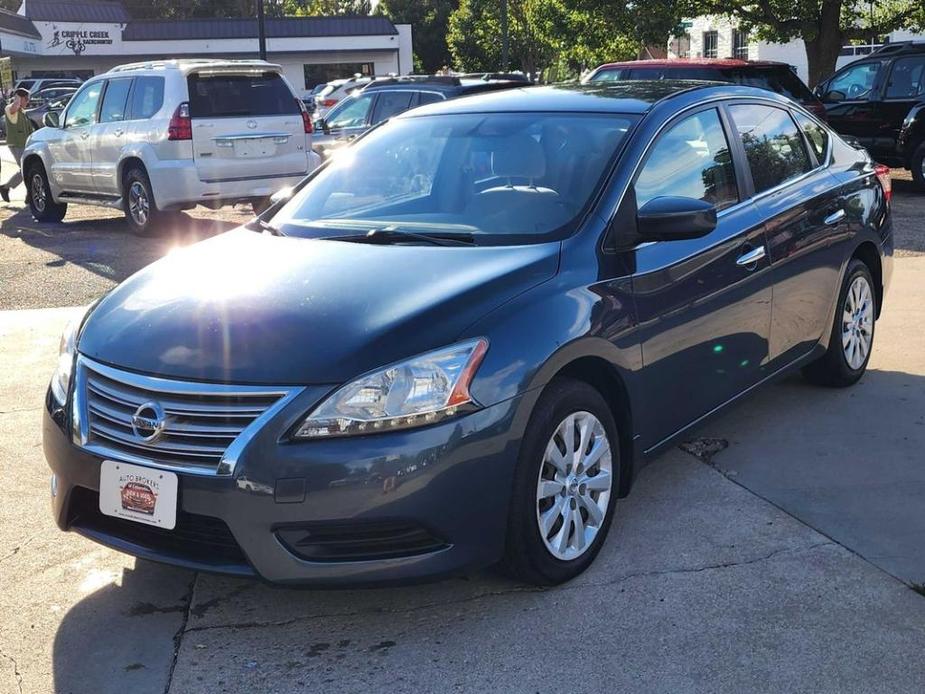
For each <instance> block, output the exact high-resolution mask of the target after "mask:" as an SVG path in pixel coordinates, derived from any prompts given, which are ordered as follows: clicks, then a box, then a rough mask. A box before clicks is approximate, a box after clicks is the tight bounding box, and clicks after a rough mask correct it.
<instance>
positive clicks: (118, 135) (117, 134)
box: [112, 128, 125, 137]
mask: <svg viewBox="0 0 925 694" xmlns="http://www.w3.org/2000/svg"><path fill="white" fill-rule="evenodd" d="M123 133H125V131H124V130H123V129H122V128H118V129H117V130H113V131H112V134H113V135H115V136H116V137H122V135H123Z"/></svg>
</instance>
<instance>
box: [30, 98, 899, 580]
mask: <svg viewBox="0 0 925 694" xmlns="http://www.w3.org/2000/svg"><path fill="white" fill-rule="evenodd" d="M891 257H892V226H891V216H890V185H889V175H888V173H885V172H884V171H883V169H882V168H878V167H876V166H875V165H874V164H873V163H872V162H871V161H870V160H869V159H868V157H867V155H866V154H865V153H863V152H860V151H858V150H856V149H854V148H853V147H850V146H848V145H846V144H845V143H844V142H843V141H842V140H841V139H840V138H839V137H838V135H836V134H835V133H833V132H832V131H831V130H829V129H828V127H827V126H825V125H824V124H822V123H820V122H819V121H818V120H816V119H815V118H814V117H812V116H811V115H810V114H809V113H807V112H806V111H804V110H803V109H802V108H801V107H799V106H798V105H796V104H795V103H793V102H791V101H788V100H787V99H785V98H783V97H781V96H779V95H775V94H772V93H769V92H766V91H759V90H756V89H752V88H747V87H736V86H728V85H727V86H715V85H710V84H704V83H691V82H672V81H669V80H663V81H659V82H633V83H626V84H619V85H615V86H601V85H594V86H586V87H569V88H556V87H550V88H547V87H529V88H523V89H508V90H505V91H501V92H494V93H490V94H484V95H480V96H476V97H469V98H462V99H455V100H452V101H446V102H443V103H440V104H434V105H431V106H427V107H423V108H420V109H416V110H414V111H409V112H408V113H406V114H404V115H402V116H399V117H396V118H394V119H392V120H391V121H390V122H389V123H388V124H386V125H384V126H382V127H379V128H377V129H375V130H374V131H372V132H370V133H369V134H368V135H366V136H365V137H363V138H362V139H361V140H359V141H358V142H357V143H355V144H354V145H353V146H351V147H349V148H347V149H345V150H344V151H343V152H342V154H341V155H339V156H337V157H335V158H334V159H332V160H331V161H329V162H328V163H327V164H325V165H323V166H322V167H320V168H319V169H318V170H317V171H316V172H314V173H313V174H312V175H310V176H309V177H308V178H307V179H306V180H305V181H304V182H303V183H302V184H301V185H300V187H299V188H298V189H297V190H295V191H294V192H293V193H292V196H291V197H290V198H289V199H288V200H284V201H280V202H278V203H277V204H276V205H274V206H273V207H271V208H270V209H269V210H267V211H266V212H265V213H264V214H263V215H261V217H260V218H258V219H256V220H254V222H252V223H251V224H249V225H248V226H247V227H245V228H240V229H237V230H234V231H231V232H228V233H226V234H224V235H222V236H219V237H216V238H213V239H210V240H208V241H204V242H202V243H200V244H197V245H195V246H192V247H190V248H188V249H186V250H183V251H180V252H177V253H174V254H172V255H170V256H169V257H167V258H164V259H163V260H160V261H159V262H156V263H154V264H153V265H151V266H149V267H148V268H146V269H144V270H142V271H141V272H139V273H138V274H136V275H135V276H133V277H131V278H130V279H128V280H127V281H126V282H124V283H123V284H122V285H120V286H119V287H117V288H116V289H115V290H113V291H112V292H111V293H110V294H109V295H107V296H106V297H104V298H103V299H102V300H100V301H99V302H97V303H96V304H94V305H93V306H91V307H90V308H89V310H88V311H87V312H86V314H85V315H84V316H83V317H82V319H81V320H79V321H77V322H75V323H74V325H73V326H72V327H71V328H69V329H68V330H67V331H66V333H65V335H64V336H63V339H62V346H61V356H60V360H59V364H58V367H57V371H56V372H55V374H54V376H53V379H52V383H51V387H50V389H49V392H48V396H47V412H46V414H45V420H44V445H45V454H46V457H47V459H48V462H49V464H50V466H51V468H52V471H53V473H54V474H53V477H52V487H51V488H52V496H53V508H54V514H55V518H56V520H57V523H58V525H59V526H60V527H61V528H62V529H71V530H75V531H77V532H79V533H81V534H83V535H86V536H87V537H90V538H92V539H94V540H96V541H98V542H101V543H103V544H105V545H108V546H110V547H115V548H117V549H120V550H123V551H126V552H129V553H131V554H134V555H137V556H139V557H145V558H149V559H154V560H158V561H165V562H169V563H173V564H177V565H180V566H185V567H190V568H194V569H202V570H209V571H220V572H227V573H233V574H240V575H259V576H261V577H263V578H264V579H267V580H270V581H274V582H279V583H296V582H301V583H314V584H322V583H338V584H365V583H372V582H382V581H397V580H416V579H422V578H428V577H435V576H439V575H444V574H447V573H449V572H457V571H462V570H464V569H471V568H473V567H480V566H487V565H493V564H498V563H500V564H502V565H503V566H504V567H506V569H507V570H508V571H510V572H511V573H513V574H514V575H515V576H517V577H519V578H520V579H522V580H524V581H527V582H531V583H536V584H553V583H559V582H562V581H566V580H568V579H570V578H572V577H574V576H576V575H577V574H579V573H580V572H581V571H583V570H584V569H585V568H586V567H587V566H588V565H589V564H590V563H591V562H592V561H593V559H594V557H595V555H596V554H597V552H598V550H599V549H600V547H601V545H602V543H603V542H604V540H605V536H606V535H607V531H608V527H609V526H610V523H611V519H612V517H613V514H614V509H615V507H616V506H617V503H618V499H619V498H620V497H623V496H624V495H626V494H628V493H629V492H630V490H631V488H632V485H633V480H634V479H635V478H636V476H637V474H638V472H639V469H640V467H641V466H642V465H643V464H644V463H645V462H646V461H648V460H650V459H652V458H653V457H654V456H655V455H656V454H657V453H658V452H659V451H660V450H662V449H663V448H664V447H665V446H667V445H669V444H670V443H671V442H673V441H676V440H677V439H678V437H680V436H683V435H684V434H685V432H687V431H688V430H689V429H690V428H691V427H693V426H696V425H697V424H698V423H699V422H701V421H703V419H704V418H705V417H707V416H709V415H711V414H713V413H715V412H718V411H720V410H721V409H722V408H723V407H727V406H730V405H733V404H736V403H738V402H739V401H740V399H741V398H742V396H743V395H745V394H746V393H748V392H749V391H751V390H752V389H754V388H755V387H756V386H758V385H760V384H762V383H766V382H768V381H770V380H771V379H773V378H775V377H777V376H779V375H781V374H785V373H787V372H790V371H793V370H795V369H802V370H803V372H804V374H805V375H806V377H807V378H809V379H810V380H811V381H813V382H816V383H820V384H824V385H829V386H848V385H851V384H852V383H854V382H856V381H857V380H858V379H859V378H860V376H861V375H862V374H863V373H864V370H865V368H866V366H867V361H868V359H869V357H870V354H871V349H872V346H873V337H874V327H875V320H876V319H877V317H878V315H879V313H880V310H881V306H882V304H883V296H884V292H885V290H886V288H887V285H888V282H889V278H890V271H891V267H892V265H891Z"/></svg>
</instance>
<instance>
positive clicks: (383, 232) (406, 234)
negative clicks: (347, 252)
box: [325, 227, 475, 246]
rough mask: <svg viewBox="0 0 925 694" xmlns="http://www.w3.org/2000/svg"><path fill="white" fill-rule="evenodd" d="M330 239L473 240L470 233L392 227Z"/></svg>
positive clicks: (449, 243)
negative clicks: (425, 232)
mask: <svg viewBox="0 0 925 694" xmlns="http://www.w3.org/2000/svg"><path fill="white" fill-rule="evenodd" d="M325 238H327V239H330V240H332V241H352V242H353V243H379V244H388V243H394V242H396V241H411V240H413V241H423V242H424V243H430V244H433V245H434V246H472V245H475V240H474V239H473V238H472V234H467V233H452V234H419V233H417V232H414V231H403V230H401V229H395V228H393V227H383V228H380V229H370V230H369V231H368V232H366V233H365V234H352V235H348V236H327V237H325Z"/></svg>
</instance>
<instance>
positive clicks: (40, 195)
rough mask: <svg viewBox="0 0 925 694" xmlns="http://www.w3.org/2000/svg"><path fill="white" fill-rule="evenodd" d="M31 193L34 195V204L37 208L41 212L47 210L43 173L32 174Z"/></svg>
mask: <svg viewBox="0 0 925 694" xmlns="http://www.w3.org/2000/svg"><path fill="white" fill-rule="evenodd" d="M30 194H31V196H32V204H33V205H34V206H35V209H36V210H38V211H39V212H44V211H45V203H46V198H45V179H43V178H42V174H40V173H35V174H33V175H32V185H31V186H30Z"/></svg>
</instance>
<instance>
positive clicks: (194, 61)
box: [88, 58, 283, 81]
mask: <svg viewBox="0 0 925 694" xmlns="http://www.w3.org/2000/svg"><path fill="white" fill-rule="evenodd" d="M209 68H213V69H218V68H230V69H246V70H247V69H249V70H265V71H268V72H279V73H282V70H283V69H282V67H281V66H280V65H278V64H276V63H270V62H267V61H266V60H222V59H218V58H179V59H177V58H174V59H170V60H147V61H140V62H136V63H125V64H123V65H116V66H115V67H114V68H111V69H110V70H109V72H108V73H103V74H104V75H105V74H111V73H114V72H135V71H145V70H157V71H162V70H179V71H180V72H181V73H183V74H188V73H190V72H193V71H196V70H208V69H209ZM97 77H99V75H97ZM88 81H89V80H88Z"/></svg>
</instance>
